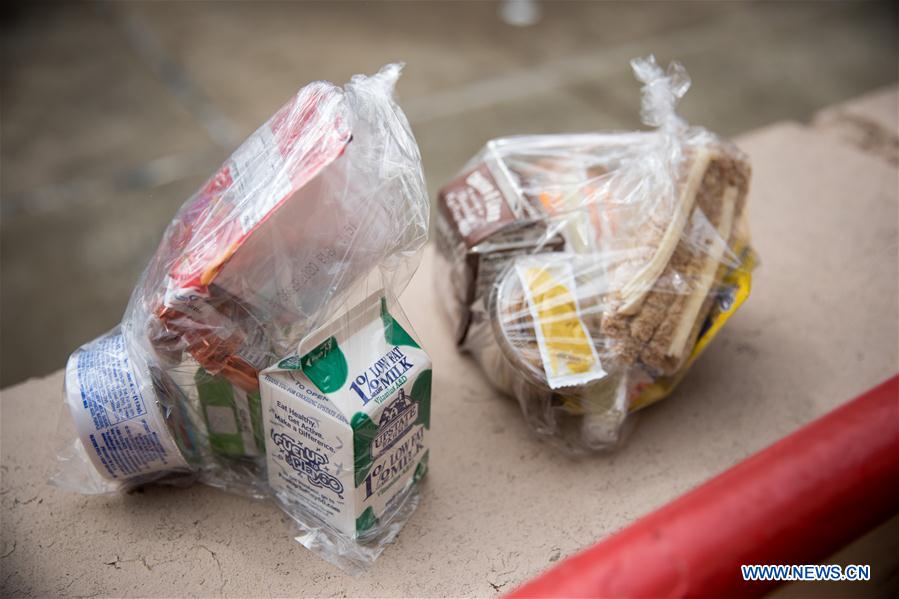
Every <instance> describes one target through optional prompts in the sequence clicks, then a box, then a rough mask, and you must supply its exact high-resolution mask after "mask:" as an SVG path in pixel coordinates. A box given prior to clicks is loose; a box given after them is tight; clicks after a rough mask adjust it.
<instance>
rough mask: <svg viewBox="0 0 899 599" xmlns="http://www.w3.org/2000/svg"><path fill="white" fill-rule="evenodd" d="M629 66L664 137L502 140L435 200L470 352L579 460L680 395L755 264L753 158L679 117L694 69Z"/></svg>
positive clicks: (443, 272)
mask: <svg viewBox="0 0 899 599" xmlns="http://www.w3.org/2000/svg"><path fill="white" fill-rule="evenodd" d="M631 64H632V67H633V69H634V73H635V75H636V77H637V78H638V79H639V80H640V81H642V82H643V84H644V85H643V106H642V117H643V122H644V123H645V124H647V125H650V126H652V127H654V129H652V130H650V131H640V132H621V133H586V134H568V135H536V136H523V137H510V138H502V139H495V140H492V141H490V142H488V143H487V145H486V146H485V148H484V149H483V150H482V151H481V152H480V153H479V154H478V155H477V156H475V157H474V159H472V160H471V161H470V162H469V163H468V165H466V166H465V168H464V169H463V170H462V172H461V173H460V175H459V176H458V177H457V178H456V179H455V180H454V181H452V182H450V183H449V184H448V185H446V186H445V187H444V188H443V189H442V190H441V192H440V195H439V199H438V219H437V245H438V260H439V261H441V264H440V265H438V267H437V268H436V269H435V272H436V276H437V285H438V287H439V288H440V293H439V295H440V296H441V297H442V298H444V306H445V308H446V312H447V314H448V315H449V318H450V320H451V322H452V325H453V327H454V330H455V333H456V340H457V342H458V344H459V346H460V347H461V348H462V349H463V350H464V351H467V352H470V353H471V354H473V355H474V356H475V358H476V359H477V361H478V362H479V363H480V364H481V366H482V367H483V370H484V372H485V374H486V375H487V377H488V378H489V379H490V380H491V382H492V383H493V385H494V386H495V387H496V388H497V389H499V390H501V391H503V392H505V393H508V394H510V395H512V396H514V397H516V398H517V399H518V401H519V403H520V405H521V408H522V411H523V412H524V414H525V416H526V418H527V420H528V422H529V423H530V425H531V427H532V428H533V429H534V430H535V432H536V433H538V434H539V435H540V436H542V437H544V438H546V439H547V440H549V441H551V442H553V443H555V444H556V445H558V446H560V447H562V448H563V449H565V450H568V451H571V452H573V453H580V452H585V451H590V450H597V449H604V448H608V447H611V446H614V445H616V444H617V443H618V442H619V441H620V439H621V435H622V431H623V430H624V424H625V422H626V420H627V418H626V417H627V415H628V414H629V413H630V412H633V411H634V410H636V409H638V408H640V407H643V406H645V405H647V404H649V403H651V402H653V401H656V400H658V399H660V398H662V397H664V396H665V395H667V394H668V393H670V392H671V390H673V388H674V386H675V385H676V384H677V382H678V381H679V380H680V377H681V376H683V374H684V373H685V372H686V370H687V368H688V367H689V365H690V363H691V362H692V360H694V359H695V358H696V356H697V355H698V354H699V352H701V351H702V349H703V348H704V347H705V346H706V345H707V344H708V342H709V341H710V340H711V338H712V337H713V336H714V335H715V334H716V333H717V331H718V330H719V329H720V327H721V325H723V323H724V321H725V320H727V318H728V317H729V316H730V315H731V314H732V313H733V311H734V310H735V309H736V308H737V307H738V306H739V305H740V303H742V301H743V300H744V299H745V297H746V295H747V294H748V292H749V287H750V282H751V270H752V268H753V265H754V264H755V256H754V254H753V253H752V251H751V249H750V248H749V246H748V242H749V235H748V230H747V227H746V222H745V211H744V207H745V201H746V195H747V192H748V186H749V178H750V167H749V163H748V161H747V158H746V157H745V156H744V155H743V154H742V153H741V152H740V151H739V150H738V149H737V148H736V147H735V146H734V145H733V144H731V143H729V142H726V141H724V140H721V139H719V138H718V137H716V136H715V135H714V134H712V133H710V132H709V131H706V130H705V129H702V128H699V127H691V126H689V125H687V123H686V122H684V121H683V119H681V118H680V117H679V116H678V115H677V114H676V112H675V105H676V103H677V101H678V99H679V98H681V97H682V96H683V95H684V93H685V92H686V91H687V89H688V87H689V83H690V80H689V78H688V77H687V74H686V72H685V71H684V69H683V67H681V66H680V65H679V64H677V63H673V64H672V65H671V66H670V67H669V68H668V70H667V72H666V71H663V70H662V69H661V68H660V67H659V66H658V65H657V64H656V62H655V59H654V58H653V57H649V58H646V59H636V60H634V61H632V63H631ZM447 273H448V274H447Z"/></svg>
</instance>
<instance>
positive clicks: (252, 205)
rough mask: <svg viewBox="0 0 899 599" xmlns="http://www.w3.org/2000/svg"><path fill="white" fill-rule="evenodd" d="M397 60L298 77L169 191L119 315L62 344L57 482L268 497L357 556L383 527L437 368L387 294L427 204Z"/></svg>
mask: <svg viewBox="0 0 899 599" xmlns="http://www.w3.org/2000/svg"><path fill="white" fill-rule="evenodd" d="M399 71H400V67H399V66H398V65H389V66H387V67H385V68H384V69H382V71H381V72H379V73H378V74H376V75H374V76H372V77H363V76H356V77H354V78H353V79H352V81H351V82H350V83H349V84H347V85H346V86H345V87H344V88H339V87H336V86H334V85H332V84H330V83H325V82H317V83H312V84H310V85H308V86H306V87H304V88H303V89H301V90H300V91H299V92H298V93H297V94H296V96H294V97H293V98H292V99H291V100H290V101H289V102H288V103H287V104H286V105H285V106H284V107H282V108H281V109H280V110H279V111H278V112H277V113H276V114H275V115H274V116H273V117H272V118H271V119H269V121H268V122H266V123H265V124H264V125H263V126H262V127H260V128H259V129H258V130H257V131H256V132H255V133H253V134H252V135H251V136H250V137H249V138H248V139H247V140H246V141H245V142H244V143H243V144H242V145H241V146H240V147H239V148H238V149H237V150H236V151H235V152H234V153H233V154H232V155H231V157H230V158H228V160H227V161H226V162H225V163H224V164H223V165H222V166H221V168H220V169H219V170H218V171H217V172H216V173H215V174H214V175H213V176H212V177H211V178H210V179H209V180H208V181H207V182H206V183H205V184H204V185H203V186H202V187H201V189H200V190H199V191H197V193H196V194H194V196H193V197H191V198H190V199H189V200H188V201H187V202H186V203H185V204H184V205H183V206H182V208H181V209H180V211H179V212H178V214H177V215H176V216H175V218H174V219H173V221H172V222H171V224H170V225H169V226H168V228H167V229H166V231H165V234H164V236H163V239H162V242H161V243H160V246H159V248H158V249H157V251H156V253H155V255H154V256H153V258H152V260H151V261H150V264H149V265H148V266H147V268H146V270H145V271H144V273H143V274H142V276H141V278H140V280H139V282H138V284H137V286H136V287H135V289H134V292H133V294H132V296H131V301H130V302H129V304H128V308H127V310H126V313H125V316H124V318H123V320H122V323H121V325H120V326H119V327H117V328H116V329H115V330H113V331H112V332H110V333H108V334H106V335H104V336H102V337H100V338H99V339H97V340H94V341H92V342H90V343H88V344H86V345H85V346H83V347H81V348H80V349H78V350H77V351H76V352H75V353H74V354H73V355H72V356H71V358H70V359H69V362H68V366H67V368H66V386H65V399H66V403H67V405H68V408H69V411H70V413H71V418H72V422H73V424H74V430H73V431H70V434H71V436H70V438H68V439H67V443H66V447H65V449H64V450H63V451H61V453H60V456H59V457H60V460H61V461H60V463H59V465H60V467H59V471H58V472H57V474H56V475H55V478H54V480H55V482H56V483H57V484H59V485H62V486H66V487H70V488H75V489H76V490H79V491H82V492H92V493H97V492H107V491H116V490H122V489H128V488H132V487H134V486H137V485H141V484H145V483H148V482H167V483H189V482H192V481H195V480H199V481H200V482H203V483H206V484H210V485H213V486H217V487H221V488H223V489H225V490H228V491H233V492H239V493H243V494H246V495H250V496H253V497H259V498H265V497H273V498H274V499H276V500H277V501H278V502H279V504H280V505H281V506H282V507H283V508H284V509H285V510H286V511H287V512H288V513H289V514H290V515H291V516H293V517H294V519H295V520H296V521H297V522H298V524H299V525H300V527H301V528H302V529H303V531H304V532H303V534H302V535H301V536H300V537H298V538H300V539H301V540H302V542H304V544H306V545H307V546H308V547H310V548H314V549H315V550H317V551H319V552H320V553H321V554H322V555H324V556H325V557H326V558H328V559H331V560H332V561H335V562H338V563H340V564H341V565H342V566H345V567H347V568H350V569H354V568H360V567H364V566H365V565H366V564H368V563H370V562H371V560H372V559H374V557H376V556H377V554H378V553H379V552H380V550H381V548H382V547H383V545H384V544H385V543H386V542H388V541H389V540H390V538H392V536H393V535H395V534H396V532H397V531H398V529H399V527H400V526H401V525H402V522H403V521H404V519H405V517H407V516H408V514H409V513H410V512H411V510H412V509H414V506H415V504H416V502H417V487H418V481H419V480H420V479H421V477H422V476H423V475H424V473H425V471H426V468H427V457H428V452H427V431H428V430H429V428H430V419H429V418H430V409H429V406H430V372H431V370H430V361H429V359H428V356H427V354H426V353H425V352H424V351H423V350H422V349H421V348H420V347H419V345H418V343H417V341H415V339H414V337H413V336H412V330H411V327H409V325H408V322H407V321H406V320H405V317H404V316H403V314H402V311H401V310H400V307H399V305H398V303H397V302H396V296H397V294H398V293H399V292H400V291H402V289H403V288H404V287H405V285H406V283H407V282H408V279H409V277H410V276H411V274H412V272H413V271H414V269H415V266H416V265H417V259H418V255H419V251H420V249H421V247H422V246H423V244H424V243H425V241H426V240H427V234H428V213H429V207H428V200H427V194H426V191H425V184H424V178H423V174H422V170H421V159H420V156H419V153H418V147H417V145H416V143H415V139H414V138H413V136H412V133H411V131H410V129H409V125H408V122H407V121H406V118H405V116H404V115H403V113H402V111H401V110H400V109H399V107H398V106H397V105H396V104H395V103H394V101H393V97H392V96H393V87H394V85H395V82H396V80H397V77H398V76H399ZM260 383H261V384H260ZM400 451H401V455H399V452H400ZM385 462H389V463H390V464H392V465H393V466H394V467H393V468H385V467H384V463H385ZM363 471H364V472H363Z"/></svg>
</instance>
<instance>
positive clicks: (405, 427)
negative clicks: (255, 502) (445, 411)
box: [260, 294, 431, 538]
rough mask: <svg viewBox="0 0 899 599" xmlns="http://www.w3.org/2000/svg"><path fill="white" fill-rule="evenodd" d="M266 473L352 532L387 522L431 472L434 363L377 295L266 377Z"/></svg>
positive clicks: (284, 491) (297, 502)
mask: <svg viewBox="0 0 899 599" xmlns="http://www.w3.org/2000/svg"><path fill="white" fill-rule="evenodd" d="M260 390H261V394H262V416H263V418H262V419H263V423H264V427H265V431H264V432H265V443H266V453H267V458H266V459H267V467H268V481H269V485H270V486H271V487H272V489H273V490H274V492H275V494H276V495H277V497H278V499H279V500H280V501H281V502H282V504H284V505H285V507H286V508H287V509H288V510H289V511H290V512H291V513H294V514H297V513H299V514H301V515H302V516H309V515H311V516H312V517H313V518H314V519H315V520H316V521H319V522H320V523H324V524H325V525H327V526H329V527H331V528H333V529H336V530H337V531H339V532H340V533H342V534H344V535H347V536H349V537H351V538H360V537H363V538H364V537H367V536H369V535H374V534H376V533H377V532H378V530H379V526H380V525H382V524H386V523H387V522H389V521H390V520H391V518H392V516H393V515H394V513H395V512H396V510H397V509H398V508H399V507H400V506H401V505H402V504H403V502H404V501H405V500H406V498H407V497H408V496H409V494H410V492H411V491H412V489H413V487H414V486H415V485H416V484H417V483H418V481H419V480H420V479H421V477H422V476H424V474H425V472H426V471H427V464H428V430H429V429H430V424H431V423H430V417H431V361H430V359H429V358H428V355H427V354H426V353H425V352H424V350H422V349H421V347H419V345H418V343H416V342H415V340H414V339H413V338H412V337H411V336H410V335H409V334H408V333H407V332H406V330H405V329H403V327H402V326H400V324H399V323H398V322H397V321H396V320H395V319H394V318H393V316H391V315H390V313H389V312H388V311H387V308H386V302H385V300H384V299H383V298H382V297H381V296H380V294H376V295H374V296H371V297H370V298H369V299H368V300H366V301H365V302H363V303H362V304H360V305H359V306H357V307H356V308H354V309H352V310H350V311H349V312H347V313H346V314H344V315H343V316H341V317H339V318H338V319H336V320H335V321H333V322H332V323H331V324H329V325H327V326H325V327H322V328H321V329H320V330H319V331H318V332H317V333H315V334H313V335H312V336H311V337H310V339H308V340H306V341H304V343H303V344H301V348H300V351H299V352H298V354H297V355H295V356H291V357H288V358H286V359H284V360H281V361H280V362H279V363H278V364H277V365H276V366H273V367H271V368H268V369H266V370H265V371H263V372H262V374H261V375H260Z"/></svg>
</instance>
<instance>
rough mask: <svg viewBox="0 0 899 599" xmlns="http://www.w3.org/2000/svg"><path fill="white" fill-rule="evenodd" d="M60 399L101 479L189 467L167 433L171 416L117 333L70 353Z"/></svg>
mask: <svg viewBox="0 0 899 599" xmlns="http://www.w3.org/2000/svg"><path fill="white" fill-rule="evenodd" d="M65 398H66V404H67V405H68V407H69V410H70V411H71V413H72V419H73V421H74V423H75V428H76V430H77V432H78V436H79V439H80V441H81V444H82V445H83V447H84V453H85V454H87V456H88V457H89V458H90V460H91V463H92V464H93V466H94V468H95V469H96V471H97V472H98V473H99V474H100V475H101V476H102V477H103V478H105V479H107V480H111V481H128V480H132V479H136V478H138V477H148V476H149V477H151V478H158V477H159V475H160V474H162V473H166V472H179V471H180V472H184V471H189V470H190V469H191V468H190V466H189V465H188V462H187V459H186V458H185V456H184V454H183V453H182V450H181V449H180V448H179V445H178V443H177V441H176V439H175V437H174V435H173V433H172V431H171V429H170V424H173V423H171V422H170V421H171V420H174V417H173V415H172V414H169V416H170V417H169V418H166V417H165V416H164V415H163V409H164V408H163V406H162V405H161V404H160V402H159V399H158V397H157V394H156V391H155V388H154V385H153V381H152V377H151V376H150V373H149V371H148V370H147V369H146V366H145V365H144V364H143V363H138V362H136V361H134V360H133V359H132V355H129V353H128V351H127V348H126V343H125V338H124V337H123V336H122V333H121V331H120V330H118V329H116V330H114V331H113V332H111V333H108V334H106V335H104V336H102V337H100V338H99V339H96V340H94V341H92V342H91V343H88V344H87V345H84V346H82V347H81V348H79V349H78V351H76V352H75V353H73V354H72V356H71V357H70V358H69V361H68V363H67V364H66V378H65ZM154 475H155V476H154Z"/></svg>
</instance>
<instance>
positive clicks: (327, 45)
mask: <svg viewBox="0 0 899 599" xmlns="http://www.w3.org/2000/svg"><path fill="white" fill-rule="evenodd" d="M538 8H539V10H540V14H539V19H538V20H537V22H536V23H535V24H532V25H530V26H523V27H521V26H514V25H511V24H509V23H508V22H507V20H504V19H503V18H502V17H501V14H500V13H501V11H502V6H501V5H499V4H495V3H489V2H483V3H441V2H414V3H399V2H397V3H365V4H356V3H291V4H286V3H262V2H252V3H251V2H235V3H227V4H210V3H203V2H190V3H188V2H184V3H146V4H144V3H127V4H126V3H117V4H76V5H43V4H22V5H20V6H13V7H5V8H4V9H3V10H4V14H3V15H2V16H3V19H2V21H3V24H2V58H0V61H2V74H0V386H2V387H5V386H8V385H10V384H12V383H15V382H18V381H21V380H23V379H25V378H27V377H31V376H37V375H43V374H46V373H49V372H52V371H54V370H56V369H58V368H61V367H62V366H63V365H64V364H65V359H66V357H67V355H68V354H69V353H70V352H71V351H72V350H74V349H75V348H76V347H77V346H78V345H80V344H81V343H83V342H85V341H88V340H89V339H91V338H93V337H94V336H96V335H98V334H100V333H102V332H103V331H105V330H107V329H109V328H111V327H112V326H114V325H115V324H116V323H117V322H118V320H119V319H120V318H121V315H122V312H123V310H124V308H125V304H126V302H127V300H128V297H129V295H130V292H131V288H132V286H133V285H134V283H135V281H136V279H137V276H138V275H139V273H140V271H141V269H142V268H143V267H144V265H145V264H146V261H147V260H148V258H149V257H150V255H151V254H152V252H153V250H154V249H155V246H156V244H157V242H158V240H159V237H160V235H161V233H162V230H163V229H164V227H165V225H166V224H167V223H168V220H169V219H170V218H171V216H172V215H173V214H174V212H175V210H176V209H177V208H178V206H180V204H181V203H182V202H183V201H184V200H185V199H186V198H187V197H188V196H189V195H190V194H191V193H192V192H193V191H194V190H195V188H197V187H198V186H199V185H200V183H201V182H202V181H203V180H204V179H205V178H206V176H208V175H209V174H210V173H211V172H212V171H213V170H214V169H215V168H216V167H217V166H218V165H219V164H220V163H221V162H222V160H224V159H225V158H226V157H227V156H228V155H229V154H230V153H231V151H232V150H233V149H234V148H235V147H236V146H237V145H238V144H239V143H240V141H241V140H242V139H243V138H244V137H245V136H246V135H247V134H248V133H250V132H251V131H252V130H254V129H255V128H256V127H258V126H259V125H260V124H261V123H262V122H264V121H265V120H266V119H267V118H268V117H269V116H270V115H271V114H272V113H273V112H274V111H275V110H276V109H277V108H278V107H279V106H280V105H281V104H282V103H283V102H284V101H285V100H286V99H287V98H288V97H289V96H290V95H291V94H293V93H294V92H295V91H296V89H297V88H299V87H300V86H302V85H303V84H305V83H306V82H308V81H311V80H314V79H327V80H330V81H334V82H336V83H343V82H345V81H346V80H347V79H348V78H349V77H350V76H351V75H353V74H354V73H359V72H364V73H370V72H373V71H375V70H377V69H378V67H379V66H380V65H382V64H383V63H385V62H388V61H392V60H403V61H405V62H406V64H407V66H406V70H405V72H404V76H403V78H402V79H401V81H400V84H399V90H398V93H399V99H400V102H401V104H402V105H403V107H404V108H405V110H406V112H407V114H408V116H409V118H410V121H411V122H412V126H413V129H414V131H415V134H416V137H417V138H418V141H419V144H420V146H421V150H422V156H423V160H424V167H425V173H426V175H427V177H428V184H429V188H430V191H431V194H432V196H433V194H434V192H435V190H436V189H437V188H438V187H439V186H440V185H441V184H442V183H444V182H445V181H446V180H447V179H448V178H449V177H451V176H452V175H453V173H454V172H455V171H456V170H457V169H458V168H460V167H461V165H462V164H463V163H464V162H465V161H466V160H467V159H468V158H469V157H470V156H471V155H472V154H473V153H474V152H476V151H477V150H478V149H479V148H480V147H481V146H482V145H483V143H484V142H485V141H486V140H487V139H488V138H490V137H495V136H498V135H507V134H516V133H536V132H544V133H548V132H558V131H577V130H595V129H601V128H602V129H608V128H613V129H622V128H635V127H638V126H639V85H638V84H637V83H636V82H635V81H634V80H633V77H632V75H631V73H630V69H629V66H628V60H629V59H630V58H632V57H635V56H640V55H645V54H648V53H650V52H653V53H655V54H656V56H657V57H658V58H659V59H660V61H662V62H667V61H668V60H671V59H678V60H681V61H683V62H684V64H685V65H686V67H687V69H688V70H689V72H690V75H691V76H692V79H693V89H692V90H691V91H690V92H689V93H688V94H687V97H686V98H685V99H684V101H683V103H682V113H683V115H684V116H685V117H686V118H687V119H688V120H690V121H691V122H694V123H696V124H701V125H704V126H706V127H708V128H710V129H713V130H715V131H717V132H719V133H721V134H724V135H736V134H738V133H741V132H743V131H747V130H750V129H753V128H756V127H759V126H762V125H765V124H768V123H771V122H774V121H777V120H784V119H790V120H798V121H806V120H808V119H810V118H811V117H812V115H813V114H814V113H815V112H816V111H817V110H819V109H821V108H823V107H825V106H828V105H830V104H833V103H836V102H839V101H842V100H846V99H848V98H852V97H855V96H858V95H860V94H862V93H865V92H867V91H870V90H872V89H876V88H879V87H883V86H885V85H890V84H893V83H895V82H896V80H897V73H899V64H897V56H899V46H897V9H896V5H895V4H894V3H877V2H803V3H790V2H778V3H737V2H696V3H693V2H676V3H675V2H626V3H625V2H595V3H594V2H579V3H566V2H542V3H539V4H538ZM811 218H813V216H812V217H811Z"/></svg>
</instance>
